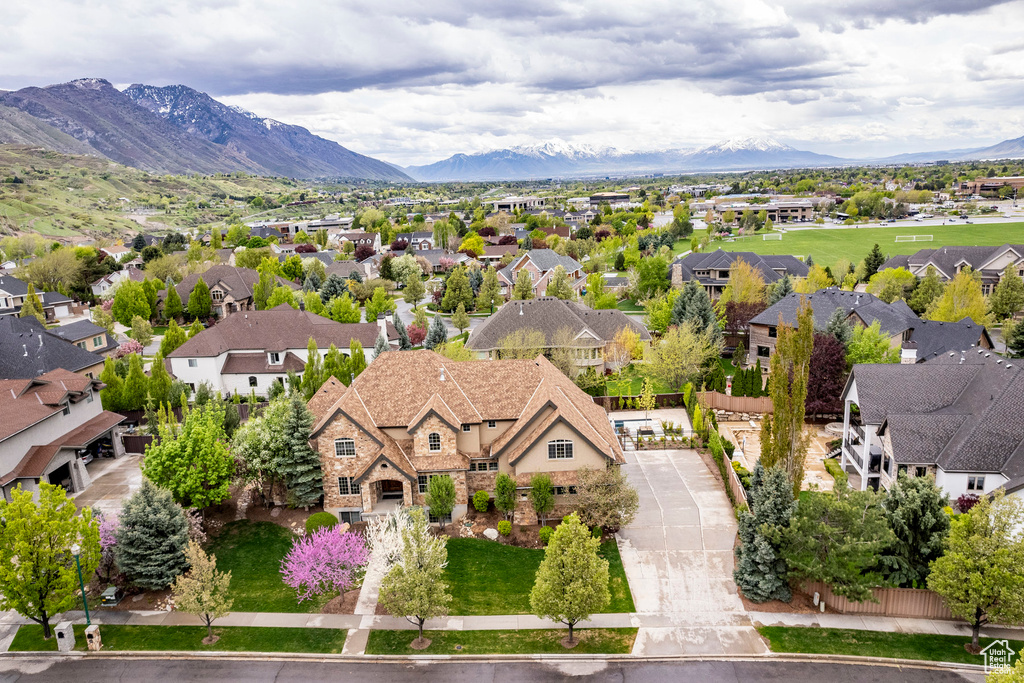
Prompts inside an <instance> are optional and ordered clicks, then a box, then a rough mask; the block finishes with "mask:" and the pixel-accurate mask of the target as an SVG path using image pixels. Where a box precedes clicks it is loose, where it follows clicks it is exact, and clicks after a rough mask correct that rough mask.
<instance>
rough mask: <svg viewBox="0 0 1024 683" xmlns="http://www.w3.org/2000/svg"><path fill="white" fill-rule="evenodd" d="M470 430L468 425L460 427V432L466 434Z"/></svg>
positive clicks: (470, 426)
mask: <svg viewBox="0 0 1024 683" xmlns="http://www.w3.org/2000/svg"><path fill="white" fill-rule="evenodd" d="M470 428H472V425H468V424H464V425H462V431H464V432H468V431H469V430H470Z"/></svg>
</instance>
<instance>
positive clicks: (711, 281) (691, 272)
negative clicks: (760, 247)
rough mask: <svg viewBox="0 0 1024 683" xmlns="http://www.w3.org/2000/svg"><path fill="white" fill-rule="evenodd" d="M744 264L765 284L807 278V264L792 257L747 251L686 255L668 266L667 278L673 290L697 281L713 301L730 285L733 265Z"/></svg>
mask: <svg viewBox="0 0 1024 683" xmlns="http://www.w3.org/2000/svg"><path fill="white" fill-rule="evenodd" d="M740 260H742V261H744V262H745V263H746V264H747V265H749V266H751V267H753V268H754V269H755V270H756V271H757V272H758V273H760V275H761V277H762V278H763V279H764V281H765V284H768V285H770V284H772V283H774V282H776V281H777V280H781V279H782V278H783V276H785V275H789V276H790V277H794V278H796V277H807V273H808V271H809V268H808V267H807V264H805V263H804V262H803V261H801V260H800V259H798V258H797V257H795V256H784V255H780V256H773V255H769V254H755V253H753V252H750V251H722V250H721V249H719V250H717V251H712V252H708V253H695V254H688V255H686V256H684V257H683V258H679V259H676V260H675V261H674V262H673V263H672V265H670V266H669V278H670V279H671V280H672V286H673V287H682V286H683V285H685V284H686V283H687V282H689V281H691V280H696V281H697V282H699V283H700V285H701V286H702V287H703V288H704V290H705V291H706V292H707V293H708V296H710V297H711V298H712V299H717V298H718V297H720V296H721V295H722V292H723V291H725V287H726V285H728V284H729V274H730V273H731V272H732V269H733V267H734V265H735V263H736V261H740Z"/></svg>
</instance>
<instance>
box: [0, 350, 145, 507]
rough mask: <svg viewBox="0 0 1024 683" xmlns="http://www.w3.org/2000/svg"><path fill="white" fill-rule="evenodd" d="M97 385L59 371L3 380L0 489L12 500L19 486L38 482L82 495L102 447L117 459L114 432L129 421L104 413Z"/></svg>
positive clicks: (0, 385) (0, 383)
mask: <svg viewBox="0 0 1024 683" xmlns="http://www.w3.org/2000/svg"><path fill="white" fill-rule="evenodd" d="M102 388H103V384H102V383H101V382H100V381H99V380H95V379H92V378H89V377H83V376H82V375H79V374H75V373H73V372H71V371H69V370H63V369H57V370H51V371H50V372H46V373H43V374H42V375H39V376H38V377H34V378H31V379H5V380H0V415H2V416H3V419H0V489H2V492H3V495H4V498H5V499H6V500H10V499H11V489H13V488H15V487H17V486H21V487H22V488H23V489H25V490H26V491H33V492H35V491H38V490H39V482H40V481H45V482H47V483H49V484H54V485H59V486H60V485H62V486H64V487H65V488H66V489H67V491H68V492H70V493H77V492H79V491H82V490H84V489H85V488H86V487H87V486H89V483H90V481H91V477H90V476H89V471H88V469H87V467H86V461H87V460H91V459H92V457H94V456H95V455H97V454H98V452H99V450H100V448H101V447H103V448H104V449H109V452H110V453H112V454H115V455H118V454H121V453H123V451H121V450H120V440H119V439H115V438H113V429H114V427H115V426H117V425H118V424H120V423H121V422H122V421H123V420H124V419H125V418H124V416H123V415H118V414H117V413H112V412H109V411H106V410H103V407H102V406H101V404H100V397H99V392H100V389H102Z"/></svg>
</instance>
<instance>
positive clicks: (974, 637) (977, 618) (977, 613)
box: [971, 607, 984, 651]
mask: <svg viewBox="0 0 1024 683" xmlns="http://www.w3.org/2000/svg"><path fill="white" fill-rule="evenodd" d="M983 619H984V612H982V610H981V608H980V607H977V608H975V610H974V623H973V624H972V625H971V646H972V647H973V648H974V650H975V651H977V650H978V648H979V647H980V645H979V643H978V636H980V635H981V622H982V621H983Z"/></svg>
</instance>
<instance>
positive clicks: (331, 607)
mask: <svg viewBox="0 0 1024 683" xmlns="http://www.w3.org/2000/svg"><path fill="white" fill-rule="evenodd" d="M357 602H359V589H358V588H357V589H356V590H351V591H348V592H347V593H342V594H341V595H339V596H338V597H336V598H332V599H331V600H329V601H328V602H327V604H326V605H324V606H323V609H321V610H320V612H321V613H322V614H355V611H356V603H357Z"/></svg>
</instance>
